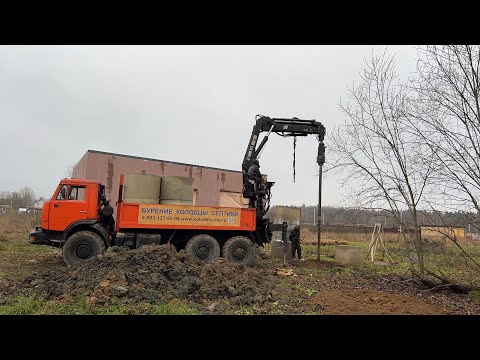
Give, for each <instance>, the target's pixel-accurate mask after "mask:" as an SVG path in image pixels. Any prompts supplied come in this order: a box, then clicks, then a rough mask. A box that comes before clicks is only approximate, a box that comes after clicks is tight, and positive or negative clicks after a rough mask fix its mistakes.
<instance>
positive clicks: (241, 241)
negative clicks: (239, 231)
mask: <svg viewBox="0 0 480 360" xmlns="http://www.w3.org/2000/svg"><path fill="white" fill-rule="evenodd" d="M222 254H223V257H224V258H225V259H227V261H228V262H231V263H234V264H239V265H246V266H253V265H254V264H255V255H256V254H255V248H254V246H253V243H252V241H251V240H250V239H249V238H247V237H245V236H234V237H232V238H230V239H228V240H227V241H226V242H225V244H224V245H223V249H222Z"/></svg>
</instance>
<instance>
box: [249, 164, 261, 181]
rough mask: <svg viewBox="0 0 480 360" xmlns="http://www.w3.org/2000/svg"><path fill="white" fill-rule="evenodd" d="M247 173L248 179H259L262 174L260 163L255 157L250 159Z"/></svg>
mask: <svg viewBox="0 0 480 360" xmlns="http://www.w3.org/2000/svg"><path fill="white" fill-rule="evenodd" d="M247 175H248V178H249V179H252V180H257V181H261V180H262V179H263V178H262V174H261V173H260V163H259V162H258V160H257V159H255V160H253V161H252V165H250V167H249V168H248V171H247Z"/></svg>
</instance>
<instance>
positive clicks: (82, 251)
mask: <svg viewBox="0 0 480 360" xmlns="http://www.w3.org/2000/svg"><path fill="white" fill-rule="evenodd" d="M91 254H92V249H91V248H90V246H88V245H87V244H80V245H78V246H77V247H76V248H75V256H76V257H77V258H78V259H81V260H85V259H87V258H89V257H90V256H91Z"/></svg>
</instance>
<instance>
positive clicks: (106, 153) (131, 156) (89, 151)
mask: <svg viewBox="0 0 480 360" xmlns="http://www.w3.org/2000/svg"><path fill="white" fill-rule="evenodd" d="M87 153H94V154H102V155H112V156H121V157H125V158H131V159H139V160H150V161H157V162H163V163H168V164H175V165H183V166H195V167H199V168H202V169H211V170H220V171H228V172H234V173H240V174H241V173H242V172H241V171H238V170H229V169H221V168H215V167H210V166H202V165H195V164H187V163H180V162H175V161H168V160H160V159H152V158H146V157H141V156H133V155H125V154H116V153H110V152H105V151H98V150H90V149H89V150H87Z"/></svg>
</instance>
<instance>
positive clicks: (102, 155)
mask: <svg viewBox="0 0 480 360" xmlns="http://www.w3.org/2000/svg"><path fill="white" fill-rule="evenodd" d="M142 171H145V173H146V174H152V175H158V176H188V177H192V178H193V189H194V196H193V204H194V205H199V206H226V207H247V206H248V205H247V204H248V200H247V199H244V198H243V197H242V187H243V184H242V172H241V171H235V170H227V169H219V168H213V167H207V166H201V165H193V164H184V163H178V162H173V161H167V160H158V159H151V158H144V157H139V156H131V155H123V154H115V153H108V152H103V151H96V150H88V151H87V152H86V153H85V155H83V157H82V158H81V159H80V160H79V161H78V163H77V164H76V165H75V167H74V168H73V174H72V176H73V177H74V178H77V179H86V180H95V181H99V182H101V183H102V184H104V185H105V187H106V196H107V199H109V200H110V204H111V205H112V206H113V207H114V209H115V210H116V202H117V201H118V187H119V182H120V175H121V174H127V173H135V174H140V173H141V172H142Z"/></svg>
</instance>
